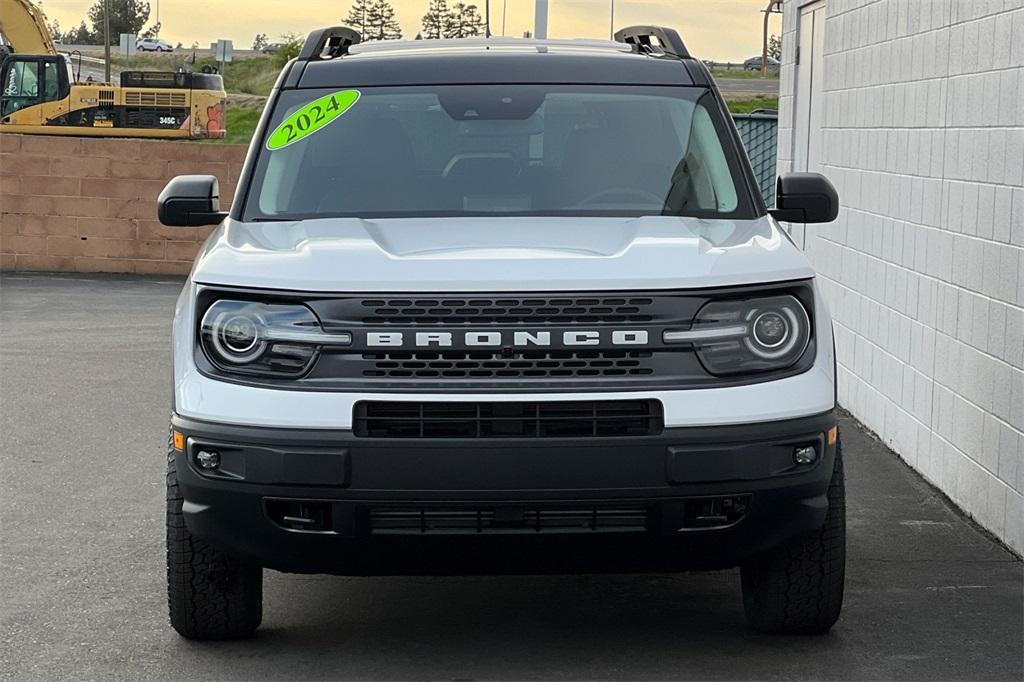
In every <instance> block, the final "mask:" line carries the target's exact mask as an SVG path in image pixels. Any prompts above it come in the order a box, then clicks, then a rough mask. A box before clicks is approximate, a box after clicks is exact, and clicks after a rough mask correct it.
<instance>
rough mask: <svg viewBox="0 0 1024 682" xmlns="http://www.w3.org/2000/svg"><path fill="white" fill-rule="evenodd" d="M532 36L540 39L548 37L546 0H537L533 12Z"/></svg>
mask: <svg viewBox="0 0 1024 682" xmlns="http://www.w3.org/2000/svg"><path fill="white" fill-rule="evenodd" d="M533 37H534V38H538V39H540V40H544V39H546V38H547V37H548V0H537V4H536V6H535V11H534V14H533Z"/></svg>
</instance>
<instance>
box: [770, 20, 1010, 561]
mask: <svg viewBox="0 0 1024 682" xmlns="http://www.w3.org/2000/svg"><path fill="white" fill-rule="evenodd" d="M807 4H808V3H807V0H787V2H786V4H785V12H784V17H783V48H784V49H783V67H782V80H781V91H782V98H781V100H780V103H779V124H780V131H779V170H780V172H784V171H786V170H789V169H790V168H791V167H792V158H793V148H794V147H793V138H794V132H795V131H794V129H793V125H794V121H795V112H796V107H795V100H794V92H795V86H796V83H795V66H794V62H795V55H796V46H797V44H798V37H799V36H798V26H799V22H798V19H799V11H800V7H801V6H804V5H807ZM825 4H826V10H825V11H826V18H825V39H824V40H825V42H824V73H823V87H822V92H823V93H824V97H823V99H822V102H823V109H824V110H823V119H822V121H823V123H822V128H823V145H822V146H823V151H822V154H823V167H822V168H821V171H822V172H823V173H825V174H826V175H827V176H828V177H829V178H830V179H831V180H832V182H833V183H835V185H836V186H837V188H838V190H839V195H840V201H841V203H842V204H843V209H842V212H841V215H840V217H839V219H838V220H837V221H836V222H835V223H834V224H830V225H827V226H820V227H814V228H811V229H809V230H808V234H807V235H806V236H804V235H802V234H799V228H796V234H797V236H798V243H799V242H801V241H804V242H805V244H806V246H805V248H806V250H807V252H808V253H809V254H810V257H811V259H812V261H813V263H814V265H815V267H816V268H817V270H818V272H819V273H820V277H821V281H822V282H823V285H824V290H825V294H826V296H827V298H828V302H829V305H830V306H831V309H832V313H833V315H834V317H835V321H836V324H835V330H836V341H837V350H838V356H839V362H840V371H839V400H840V402H841V403H842V404H843V405H844V406H845V407H846V408H848V409H849V410H850V411H851V412H853V413H854V414H855V415H856V416H857V418H858V419H860V420H861V421H862V422H864V423H865V424H866V425H867V426H868V427H869V428H871V429H873V430H874V431H875V432H876V433H878V434H879V436H880V437H881V438H882V439H884V440H885V441H886V443H887V444H888V445H889V446H890V447H892V448H893V449H894V450H895V451H896V452H898V453H899V454H900V456H902V457H903V458H904V459H905V460H906V461H907V462H908V463H909V464H911V465H912V466H914V467H915V468H917V469H918V470H919V471H920V472H921V473H922V474H923V475H924V476H925V477H926V478H927V479H929V480H930V481H931V482H932V483H934V484H935V485H937V486H938V487H939V488H941V489H942V490H943V491H945V492H946V494H948V495H949V496H950V497H951V498H952V499H953V500H954V501H955V502H956V503H957V504H958V505H960V506H961V507H962V508H963V509H964V510H965V511H966V512H967V513H968V514H970V515H971V516H973V517H974V518H975V519H977V520H978V521H979V522H980V523H981V524H982V525H984V526H985V527H986V528H988V529H989V530H991V531H992V532H993V533H994V534H995V535H997V536H999V537H1000V538H1002V539H1003V540H1004V541H1006V542H1007V543H1008V544H1009V545H1010V546H1012V547H1013V548H1015V549H1016V551H1017V552H1022V551H1024V529H1022V518H1024V497H1022V492H1024V187H1022V185H1024V0H1004V1H1002V2H982V1H981V0H971V1H970V2H968V1H966V0H926V1H924V2H922V1H912V0H872V1H870V2H869V1H867V0H826V2H825ZM850 456H853V457H855V456H856V453H855V452H851V453H850ZM904 513H905V514H906V515H907V517H908V519H910V518H912V517H913V514H914V510H913V509H907V510H905V511H904Z"/></svg>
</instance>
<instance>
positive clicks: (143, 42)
mask: <svg viewBox="0 0 1024 682" xmlns="http://www.w3.org/2000/svg"><path fill="white" fill-rule="evenodd" d="M135 49H136V50H138V51H139V52H174V45H171V44H170V43H169V42H167V41H166V40H161V39H160V38H139V39H138V40H136V41H135Z"/></svg>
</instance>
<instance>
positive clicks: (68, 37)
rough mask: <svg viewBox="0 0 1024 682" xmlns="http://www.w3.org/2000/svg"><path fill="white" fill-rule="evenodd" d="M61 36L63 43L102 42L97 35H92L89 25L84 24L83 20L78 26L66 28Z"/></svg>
mask: <svg viewBox="0 0 1024 682" xmlns="http://www.w3.org/2000/svg"><path fill="white" fill-rule="evenodd" d="M63 37H64V40H63V42H64V44H65V45H97V44H99V43H101V42H103V41H102V40H101V39H100V37H99V36H96V35H93V33H92V32H91V31H90V30H89V27H88V26H86V25H85V20H83V21H82V23H80V24H79V25H78V28H73V29H68V31H67V33H65V34H64V36H63Z"/></svg>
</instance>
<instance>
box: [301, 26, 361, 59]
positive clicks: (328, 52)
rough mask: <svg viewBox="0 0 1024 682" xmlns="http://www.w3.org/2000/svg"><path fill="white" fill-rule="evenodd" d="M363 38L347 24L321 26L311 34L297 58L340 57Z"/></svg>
mask: <svg viewBox="0 0 1024 682" xmlns="http://www.w3.org/2000/svg"><path fill="white" fill-rule="evenodd" d="M362 39H363V37H362V36H361V35H359V31H353V30H352V29H350V28H346V27H345V26H332V27H330V28H321V29H319V30H317V31H313V32H312V33H310V34H309V37H308V38H306V43H305V44H304V45H303V46H302V50H301V51H300V52H299V55H298V57H297V59H298V60H299V61H306V62H312V61H319V60H322V59H333V58H335V57H340V56H342V55H344V54H348V48H350V47H351V46H353V45H356V44H358V43H359V42H360V41H362Z"/></svg>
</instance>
